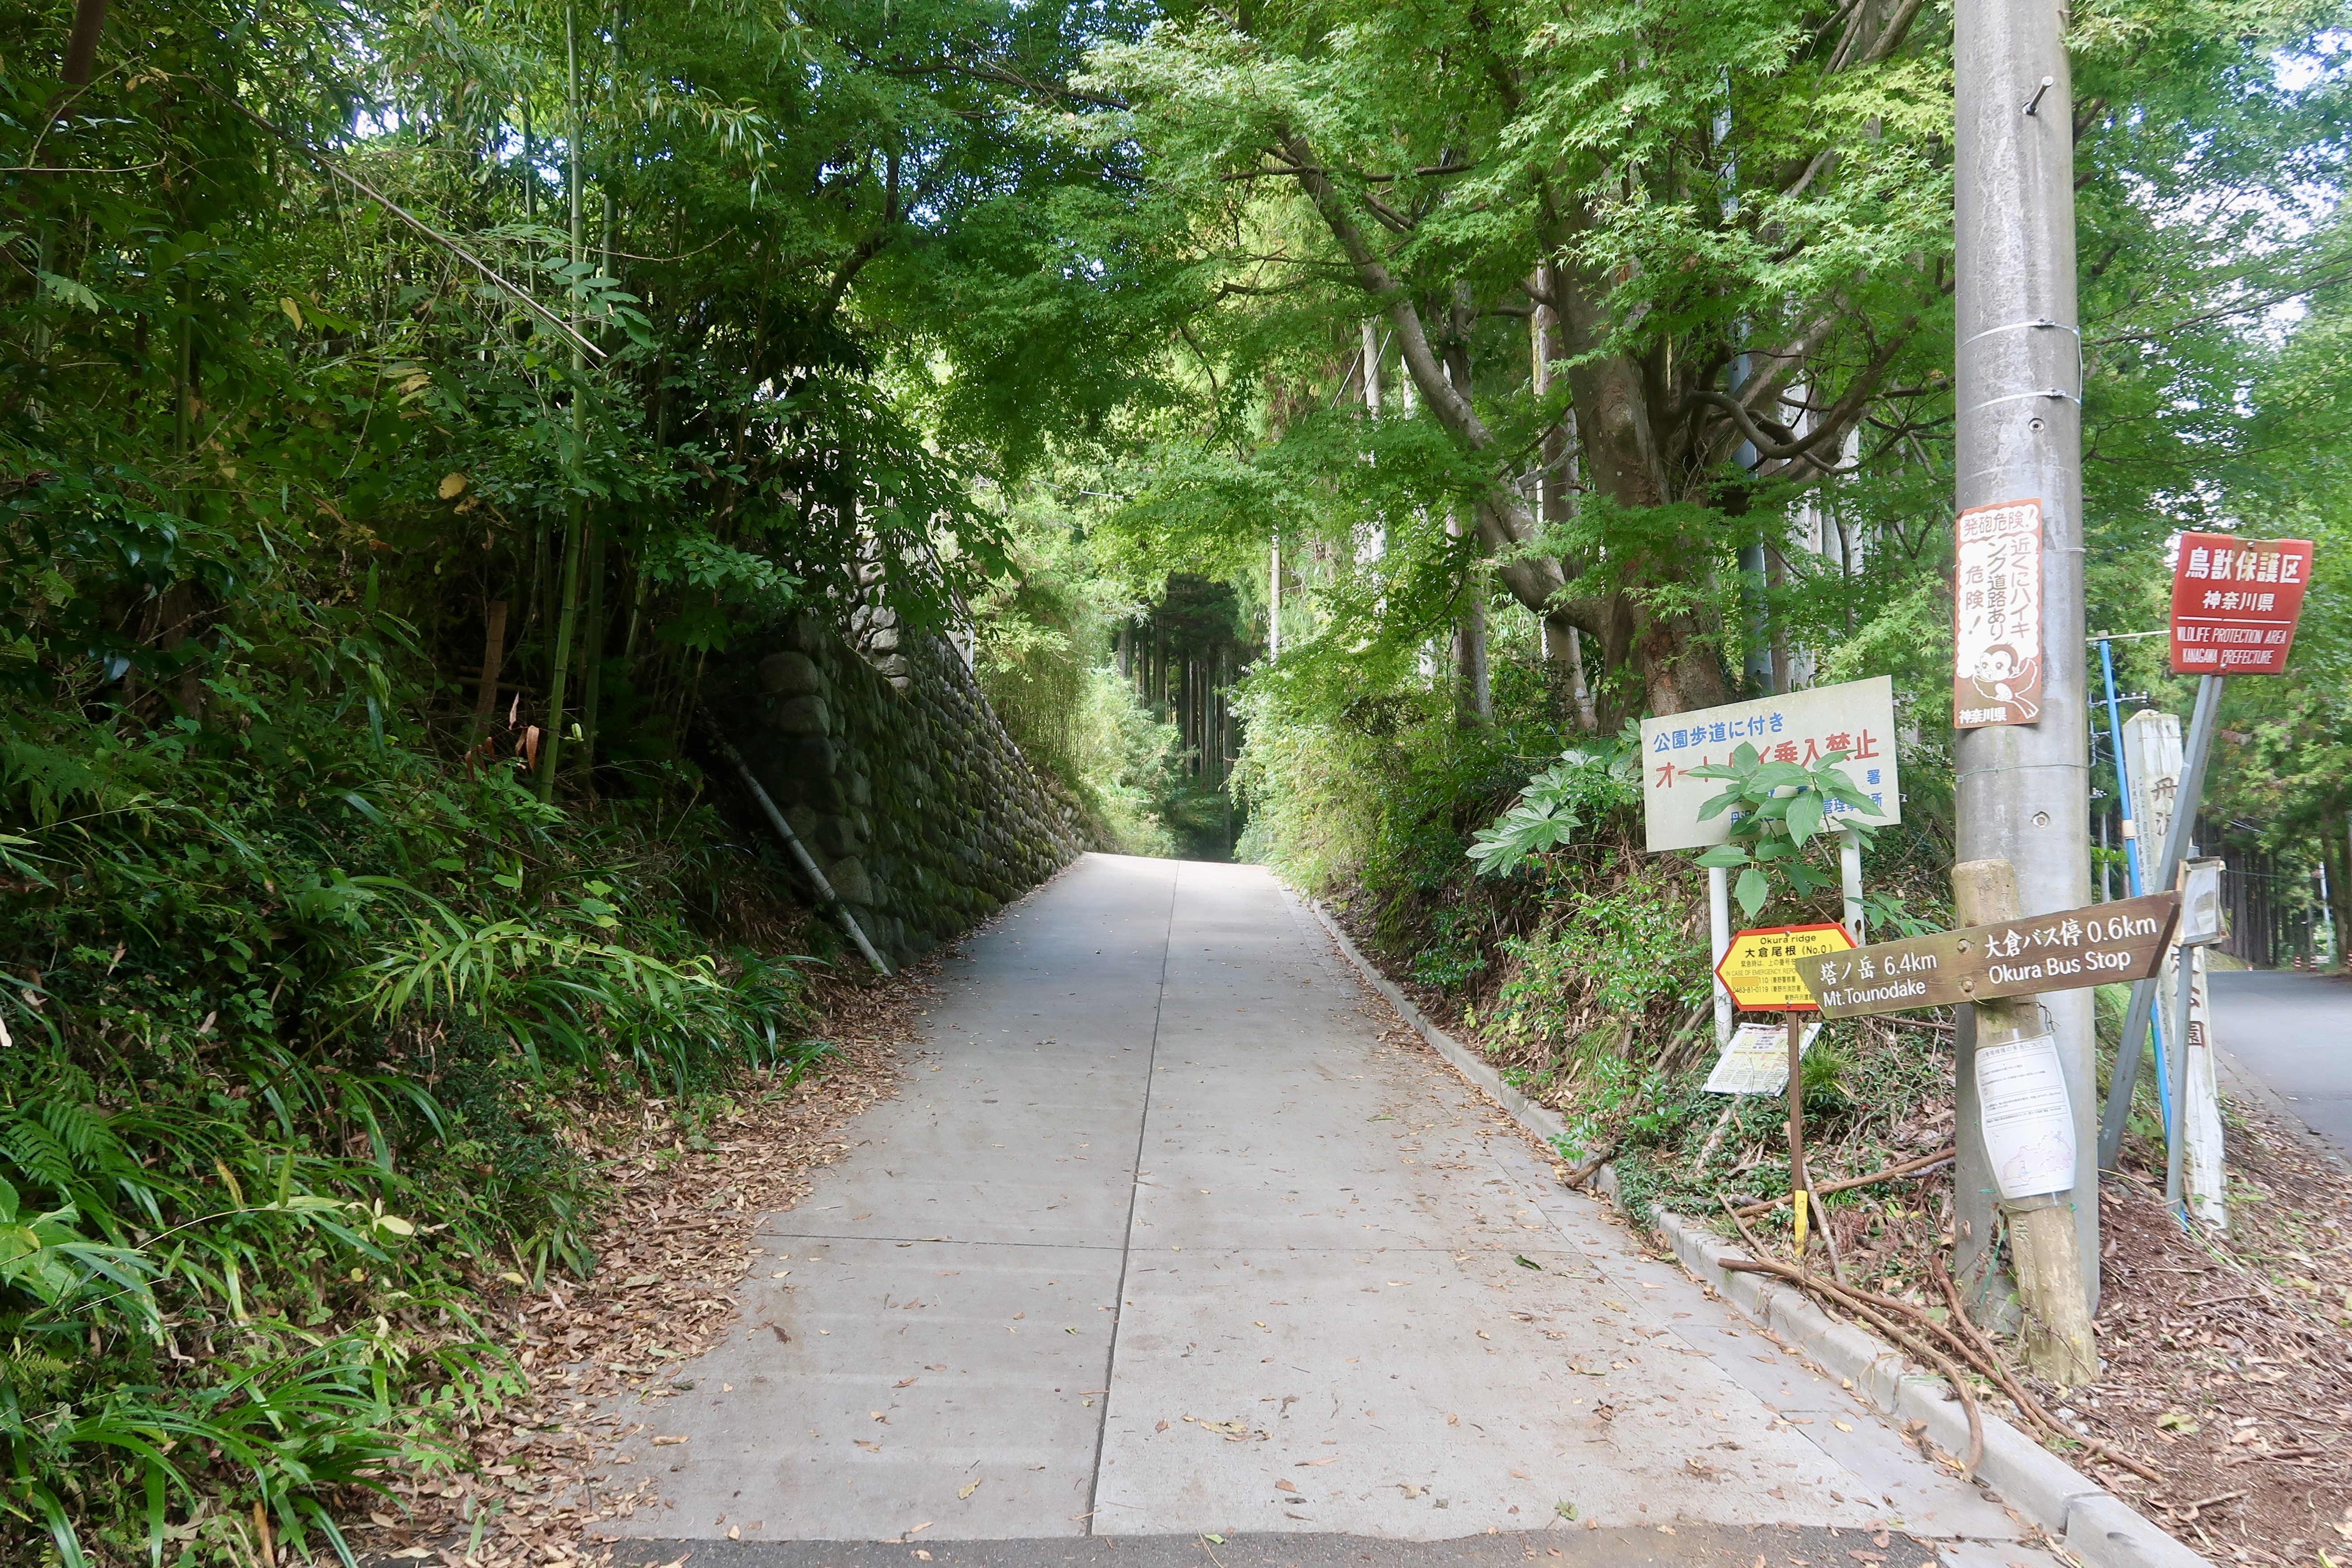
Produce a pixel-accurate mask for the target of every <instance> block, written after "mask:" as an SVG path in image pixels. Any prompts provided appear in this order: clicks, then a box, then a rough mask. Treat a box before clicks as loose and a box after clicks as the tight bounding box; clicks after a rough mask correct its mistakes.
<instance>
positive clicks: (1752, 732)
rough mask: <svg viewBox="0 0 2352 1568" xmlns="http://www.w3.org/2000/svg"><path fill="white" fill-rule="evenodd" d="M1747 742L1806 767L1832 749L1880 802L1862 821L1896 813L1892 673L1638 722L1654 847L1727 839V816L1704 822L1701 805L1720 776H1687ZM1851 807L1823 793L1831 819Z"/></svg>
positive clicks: (1716, 791) (1771, 758)
mask: <svg viewBox="0 0 2352 1568" xmlns="http://www.w3.org/2000/svg"><path fill="white" fill-rule="evenodd" d="M1743 745H1746V746H1753V747H1755V748H1756V751H1757V754H1758V755H1759V756H1761V757H1763V758H1764V759H1765V760H1766V761H1767V762H1778V763H1802V764H1803V765H1805V766H1807V767H1811V766H1812V765H1814V764H1815V763H1819V762H1820V761H1821V760H1822V758H1823V757H1826V756H1828V755H1829V754H1830V753H1831V752H1844V753H1845V754H1846V760H1845V762H1843V763H1841V764H1839V765H1840V766H1842V767H1843V769H1844V770H1845V775H1846V777H1848V778H1850V779H1852V780H1853V782H1854V784H1855V787H1857V788H1859V789H1861V790H1862V791H1863V792H1864V793H1865V794H1867V795H1869V796H1870V798H1871V801H1872V803H1873V804H1874V805H1876V806H1877V807H1878V815H1877V816H1863V817H1861V819H1860V820H1862V821H1864V822H1867V823H1869V824H1870V825H1871V826H1874V827H1875V826H1880V825H1882V824H1893V823H1897V822H1900V821H1902V820H1903V787H1902V782H1901V780H1900V779H1899V778H1897V776H1896V774H1895V682H1894V681H1893V679H1890V678H1888V677H1886V676H1883V675H1882V676H1879V677H1876V678H1875V679H1870V680H1849V681H1845V682H1843V683H1842V684H1840V685H1836V686H1813V687H1808V688H1806V689H1804V690H1802V691H1790V692H1785V693H1783V694H1782V695H1780V696H1778V697H1759V698H1758V699H1757V700H1755V701H1753V702H1732V703H1727V704H1726V705H1725V706H1723V707H1721V708H1702V709H1700V710H1698V711H1697V712H1695V713H1672V714H1668V715H1667V716H1666V717H1665V718H1663V719H1644V720H1643V721H1642V821H1643V827H1644V829H1645V830H1646V837H1645V840H1644V842H1645V844H1646V847H1648V848H1649V850H1650V852H1651V853H1652V854H1656V853H1658V852H1659V851H1661V850H1666V849H1705V848H1707V847H1710V846H1712V845H1717V844H1723V843H1727V842H1728V841H1729V840H1730V837H1731V823H1732V815H1731V814H1730V813H1729V812H1724V813H1721V814H1720V815H1717V816H1712V817H1709V818H1707V819H1706V821H1704V822H1702V821H1700V820H1699V815H1698V813H1699V807H1701V806H1703V805H1706V803H1707V802H1708V801H1710V800H1712V799H1713V798H1715V797H1716V796H1717V795H1721V794H1722V793H1723V782H1722V781H1721V780H1720V779H1695V778H1693V777H1691V776H1690V770H1691V769H1693V768H1703V767H1706V766H1707V765H1709V764H1710V763H1727V762H1729V761H1730V760H1731V753H1732V752H1735V751H1737V750H1738V748H1739V747H1741V746H1743ZM1852 810H1853V807H1852V806H1850V805H1846V804H1845V803H1844V802H1843V801H1835V802H1831V803H1829V804H1828V805H1827V806H1826V811H1827V813H1828V814H1829V816H1830V819H1831V821H1832V822H1834V821H1835V820H1836V817H1837V815H1838V814H1841V813H1844V812H1850V811H1852Z"/></svg>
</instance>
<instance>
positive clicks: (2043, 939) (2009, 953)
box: [1797, 893, 2180, 1018]
mask: <svg viewBox="0 0 2352 1568" xmlns="http://www.w3.org/2000/svg"><path fill="white" fill-rule="evenodd" d="M2179 910H2180V897H2179V894H2177V893H2153V894H2150V895H2149V896H2147V898H2142V899H2120V900H2116V901H2115V902H2112V903H2105V904H2093V905H2091V906H2089V907H2088V908H2085V909H2079V910H2063V911H2061V912H2060V913H2057V914H2054V915H2035V916H2033V917H2032V918H2031V919H2027V920H2017V921H2003V922H2001V923H2000V924H1999V925H1989V926H1968V927H1965V928H1963V929H1961V930H1959V931H1937V932H1936V933H1935V934H1934V935H1932V936H1917V937H1911V938H1909V939H1907V940H1906V941H1903V942H1875V943H1873V944H1872V945H1871V946H1869V947H1857V948H1855V949H1853V951H1852V952H1836V953H1827V954H1823V955H1822V956H1820V957H1816V958H1808V959H1805V960H1803V961H1801V963H1798V965H1797V971H1798V973H1799V974H1800V975H1801V977H1802V978H1803V980H1804V982H1805V988H1806V989H1807V990H1808V991H1810V992H1811V993H1812V996H1813V1000H1814V1001H1816V1002H1818V1003H1820V1004H1821V1009H1822V1017H1824V1018H1853V1017H1859V1016H1862V1015H1864V1014H1865V1013H1901V1012H1905V1011H1907V1010H1908V1009H1910V1008H1914V1007H1945V1006H1950V1005H1955V1004H1958V1003H1961V1002H1990V1001H1992V1000H1994V999H1995V998H1997V997H2001V996H2027V995H2032V994H2034V993H2036V992H2042V991H2068V990H2072V989H2074V987H2075V986H2078V985H2105V984H2110V983H2112V982H2116V981H2126V980H2140V979H2145V978H2146V977H2147V976H2148V975H2151V974H2154V973H2156V972H2157V966H2158V963H2161V962H2162V960H2163V957H2164V950H2165V946H2166V944H2167V942H2168V941H2169V940H2170V938H2171V934H2172V922H2173V921H2174V919H2175V917H2176V916H2178V915H2179Z"/></svg>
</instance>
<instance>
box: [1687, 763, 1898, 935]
mask: <svg viewBox="0 0 2352 1568" xmlns="http://www.w3.org/2000/svg"><path fill="white" fill-rule="evenodd" d="M1845 760H1846V753H1845V752H1830V753H1829V754H1828V755H1827V756H1825V757H1823V758H1822V760H1821V761H1820V762H1818V763H1812V764H1811V765H1810V766H1808V765H1807V764H1805V763H1776V762H1768V761H1766V760H1765V759H1764V757H1763V756H1762V755H1761V754H1759V752H1757V750H1756V748H1755V747H1753V746H1750V745H1745V744H1743V745H1742V746H1741V747H1740V748H1739V749H1738V751H1736V752H1732V753H1731V760H1730V761H1729V762H1727V763H1710V764H1709V765H1707V766H1706V767H1703V768H1693V769H1691V770H1690V776H1691V777H1693V778H1695V779H1721V780H1723V781H1724V788H1723V793H1722V794H1720V795H1717V796H1715V798H1713V799H1712V800H1709V801H1708V802H1707V803H1706V805H1703V806H1701V807H1700V808H1699V814H1698V815H1699V820H1700V821H1702V822H1705V821H1708V820H1711V819H1713V818H1715V817H1717V816H1722V815H1723V814H1724V813H1725V812H1729V813H1730V814H1731V839H1730V841H1729V842H1728V843H1725V844H1718V845H1717V846H1715V847H1713V848H1712V849H1708V850H1706V851H1705V852H1704V853H1702V854H1700V855H1698V856H1696V857H1695V858H1696V861H1697V863H1698V864H1699V865H1702V866H1706V867H1718V866H1719V867H1721V868H1724V869H1725V870H1727V871H1733V870H1736V871H1738V873H1739V876H1738V879H1737V880H1735V881H1734V882H1733V883H1732V888H1731V892H1732V896H1733V897H1734V898H1736V899H1738V900H1739V907H1740V909H1741V910H1742V911H1743V912H1745V913H1746V915H1747V916H1748V919H1749V920H1751V921H1752V920H1754V919H1755V918H1756V914H1757V911H1758V910H1761V909H1762V908H1763V907H1764V906H1765V905H1767V904H1769V903H1770V902H1771V901H1772V900H1773V899H1775V898H1776V897H1781V896H1786V897H1790V898H1798V899H1802V898H1808V897H1811V895H1812V894H1814V893H1816V892H1819V891H1820V890H1821V889H1823V888H1833V887H1835V886H1837V881H1838V879H1837V872H1836V870H1835V868H1830V869H1827V870H1824V869H1822V867H1821V866H1820V865H1818V864H1817V863H1816V861H1815V858H1814V856H1815V854H1816V853H1817V851H1816V850H1815V849H1814V848H1813V847H1812V846H1815V845H1816V844H1818V843H1819V842H1820V841H1822V840H1824V839H1833V838H1834V837H1835V835H1836V833H1837V831H1838V830H1839V829H1841V828H1851V829H1853V832H1854V833H1856V834H1858V835H1859V836H1860V837H1862V839H1863V841H1864V843H1867V842H1868V841H1869V839H1870V836H1871V835H1872V834H1873V833H1874V831H1876V829H1877V827H1878V826H1880V825H1879V824H1875V823H1868V822H1860V821H1855V820H1853V818H1854V817H1857V816H1864V815H1867V816H1884V815H1885V813H1884V812H1882V811H1881V810H1880V809H1879V807H1878V805H1877V803H1876V802H1874V801H1873V800H1872V799H1871V798H1870V795H1869V792H1868V791H1866V790H1864V789H1863V788H1861V787H1860V786H1859V785H1857V784H1855V783H1854V782H1853V779H1851V778H1849V777H1847V776H1846V772H1845V770H1844V769H1843V768H1842V767H1840V766H1839V765H1838V764H1839V763H1843V762H1844V761H1845Z"/></svg>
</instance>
